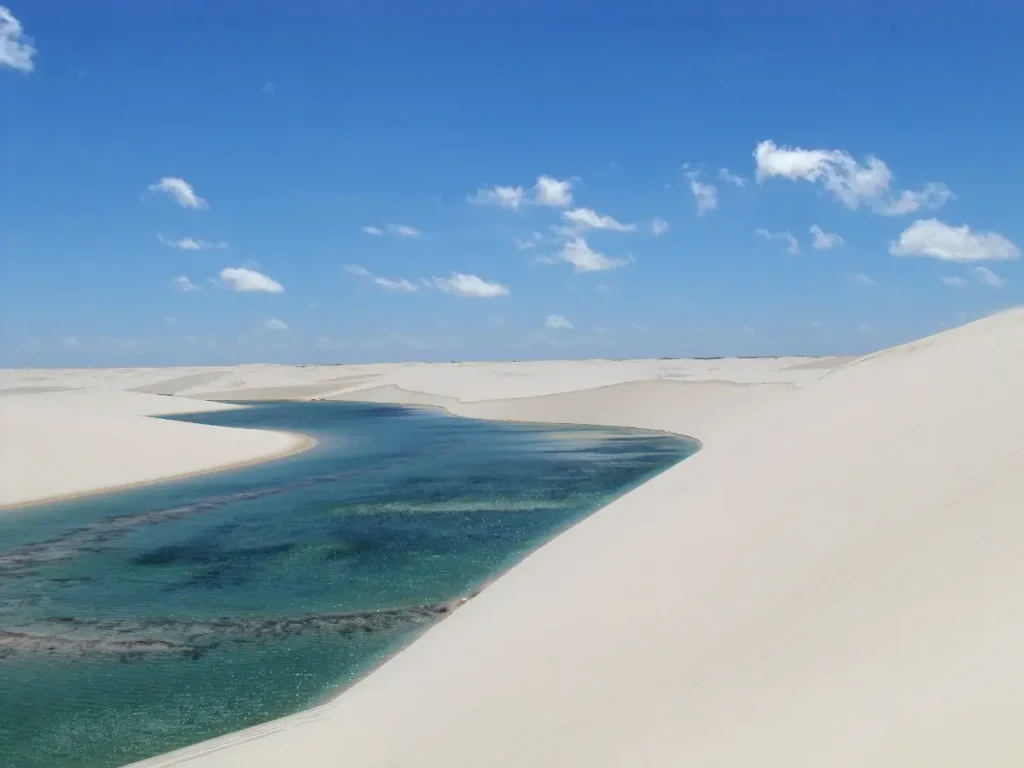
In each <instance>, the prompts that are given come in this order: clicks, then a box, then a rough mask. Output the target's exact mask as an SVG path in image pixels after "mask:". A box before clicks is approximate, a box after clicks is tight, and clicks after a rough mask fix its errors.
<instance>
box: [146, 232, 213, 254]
mask: <svg viewBox="0 0 1024 768" xmlns="http://www.w3.org/2000/svg"><path fill="white" fill-rule="evenodd" d="M157 239H158V240H159V241H160V242H161V243H163V244H164V245H166V246H168V247H170V248H177V249H179V250H182V251H209V250H224V249H225V248H230V246H229V245H228V244H227V243H225V242H224V241H223V240H217V241H210V240H202V239H200V238H195V237H182V238H179V239H177V240H171V239H170V238H167V237H164V236H163V235H157Z"/></svg>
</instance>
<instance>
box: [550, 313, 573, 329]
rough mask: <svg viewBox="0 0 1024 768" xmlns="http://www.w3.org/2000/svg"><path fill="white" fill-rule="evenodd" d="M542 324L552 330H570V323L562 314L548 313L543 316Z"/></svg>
mask: <svg viewBox="0 0 1024 768" xmlns="http://www.w3.org/2000/svg"><path fill="white" fill-rule="evenodd" d="M544 325H545V326H546V327H547V328H551V329H552V330H556V331H558V330H562V331H571V330H572V323H570V322H569V321H568V320H566V319H565V317H563V316H562V315H548V316H547V317H545V318H544Z"/></svg>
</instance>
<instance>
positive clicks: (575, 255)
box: [558, 237, 633, 272]
mask: <svg viewBox="0 0 1024 768" xmlns="http://www.w3.org/2000/svg"><path fill="white" fill-rule="evenodd" d="M558 259H560V260H561V261H564V262H566V263H567V264H572V265H573V267H575V268H576V271H577V272H601V271H603V270H606V269H617V268H618V267H624V266H626V265H627V264H629V263H630V262H631V261H632V260H633V259H632V257H630V258H628V259H621V258H614V257H609V256H605V255H604V254H603V253H599V252H598V251H595V250H594V249H593V248H591V247H590V245H589V244H588V243H587V241H586V240H584V239H583V238H582V237H573V238H572V239H571V240H569V241H568V242H566V243H565V244H564V245H563V246H562V250H561V251H560V252H559V254H558Z"/></svg>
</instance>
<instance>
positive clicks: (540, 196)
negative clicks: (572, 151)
mask: <svg viewBox="0 0 1024 768" xmlns="http://www.w3.org/2000/svg"><path fill="white" fill-rule="evenodd" d="M532 191H533V195H532V197H531V196H528V195H527V192H526V190H525V189H523V187H521V186H501V185H498V186H494V187H480V188H479V189H478V190H476V191H475V192H473V194H471V195H469V196H467V197H466V202H467V203H472V204H473V205H493V206H496V207H498V208H508V209H510V210H513V211H515V210H518V209H519V208H521V207H522V206H523V205H525V204H527V203H532V204H534V205H548V206H552V207H554V208H565V207H567V206H569V205H572V182H571V181H569V180H565V181H560V180H559V179H556V178H554V177H553V176H547V175H543V176H538V177H537V183H536V184H534V186H533V190H532Z"/></svg>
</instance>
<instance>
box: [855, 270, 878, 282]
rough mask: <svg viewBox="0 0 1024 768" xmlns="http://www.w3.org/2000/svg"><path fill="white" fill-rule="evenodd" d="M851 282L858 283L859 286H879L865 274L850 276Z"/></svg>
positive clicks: (859, 273) (857, 273) (858, 273)
mask: <svg viewBox="0 0 1024 768" xmlns="http://www.w3.org/2000/svg"><path fill="white" fill-rule="evenodd" d="M850 282H853V283H856V284H857V285H878V283H876V282H875V281H874V280H872V279H871V278H870V277H868V276H867V275H865V274H864V273H863V272H855V273H854V274H852V275H850Z"/></svg>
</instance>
